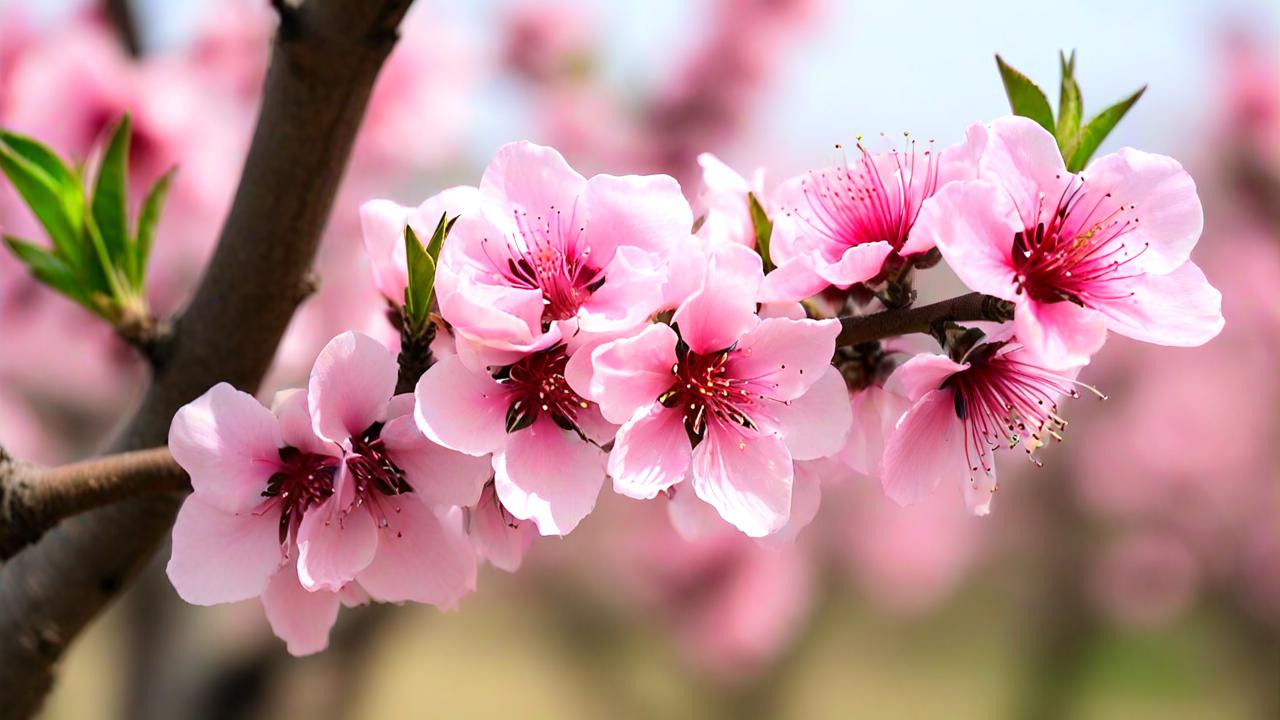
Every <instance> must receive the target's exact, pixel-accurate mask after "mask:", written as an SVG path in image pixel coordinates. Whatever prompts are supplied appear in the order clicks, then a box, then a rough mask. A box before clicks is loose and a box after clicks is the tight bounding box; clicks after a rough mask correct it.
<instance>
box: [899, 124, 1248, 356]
mask: <svg viewBox="0 0 1280 720" xmlns="http://www.w3.org/2000/svg"><path fill="white" fill-rule="evenodd" d="M979 176H980V179H979V180H976V181H972V182H965V183H957V184H954V185H952V186H950V187H947V188H944V189H943V190H942V191H941V192H939V193H938V195H937V196H936V197H935V198H934V199H933V201H932V202H931V203H929V204H927V205H926V206H925V208H924V210H923V211H922V212H921V216H920V221H919V223H918V226H917V235H919V236H922V241H924V242H929V243H936V244H937V246H938V249H939V250H941V251H942V255H943V257H944V258H945V259H946V260H947V263H948V264H949V265H950V266H951V267H952V269H954V270H955V271H956V274H958V275H959V276H960V279H961V280H963V281H964V283H965V284H966V285H968V286H969V287H971V288H973V289H974V290H977V291H979V292H984V293H987V294H990V295H995V296H996V297H1001V298H1004V299H1006V300H1010V301H1013V302H1015V303H1016V304H1017V313H1016V317H1015V321H1014V322H1015V324H1016V327H1017V334H1018V339H1019V341H1020V342H1022V343H1024V344H1025V345H1026V346H1027V348H1028V350H1030V351H1031V352H1033V353H1035V355H1036V356H1037V357H1038V358H1040V361H1041V362H1042V363H1044V364H1046V365H1049V366H1052V367H1072V366H1076V365H1080V364H1083V363H1085V362H1088V360H1089V358H1090V357H1091V356H1092V355H1093V353H1094V352H1096V351H1097V350H1098V348H1100V347H1102V343H1103V342H1104V341H1105V340H1106V333H1107V330H1108V329H1110V330H1113V331H1115V332H1118V333H1120V334H1122V335H1127V336H1129V337H1132V338H1135V339H1137V340H1143V341H1145V342H1152V343H1157V344H1160V345H1200V344H1203V343H1205V342H1207V341H1208V340H1209V339H1210V338H1213V337H1214V336H1215V335H1217V334H1218V332H1219V331H1221V330H1222V325H1223V320H1222V307H1221V306H1222V296H1221V294H1220V293H1219V292H1218V291H1217V290H1216V289H1214V288H1213V287H1212V286H1211V285H1209V282H1208V281H1207V280H1206V279H1205V277H1204V273H1202V272H1201V271H1200V268H1199V267H1198V266H1196V264H1195V263H1193V262H1191V260H1189V257H1190V253H1191V249H1192V248H1193V247H1195V244H1196V241H1197V240H1198V239H1199V237H1200V230H1201V227H1202V225H1203V224H1204V214H1203V211H1202V209H1201V207H1200V199H1199V197H1198V196H1197V195H1196V187H1195V182H1194V181H1193V180H1192V179H1191V176H1190V175H1188V174H1187V172H1186V171H1185V170H1183V169H1182V166H1181V165H1179V164H1178V162H1177V161H1175V160H1173V159H1172V158H1168V157H1164V156H1162V155H1151V154H1148V153H1144V152H1140V151H1137V150H1132V149H1128V148H1126V149H1123V150H1121V151H1120V152H1117V153H1113V154H1111V155H1106V156H1103V157H1101V158H1098V159H1097V160H1095V161H1093V162H1092V163H1090V164H1089V167H1087V168H1086V169H1085V171H1084V172H1083V173H1081V174H1080V175H1072V174H1071V173H1069V172H1067V170H1066V168H1065V167H1064V166H1063V163H1062V155H1061V153H1060V152H1059V150H1058V146H1057V144H1056V142H1055V141H1054V139H1053V136H1052V135H1050V134H1049V133H1048V132H1047V131H1045V130H1044V128H1041V127H1040V126H1039V125H1037V124H1036V123H1035V122H1033V121H1031V120H1028V119H1026V118H1020V117H1006V118H1002V119H1000V120H997V121H995V122H994V123H992V124H991V126H990V129H989V131H988V139H987V144H986V150H985V151H984V153H983V155H982V161H981V164H980V168H979Z"/></svg>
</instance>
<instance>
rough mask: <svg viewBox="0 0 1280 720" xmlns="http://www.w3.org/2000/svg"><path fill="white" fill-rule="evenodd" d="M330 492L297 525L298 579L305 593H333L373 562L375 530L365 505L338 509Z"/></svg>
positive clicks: (338, 505) (334, 495) (337, 499)
mask: <svg viewBox="0 0 1280 720" xmlns="http://www.w3.org/2000/svg"><path fill="white" fill-rule="evenodd" d="M340 495H341V493H334V494H333V496H331V497H330V498H329V499H328V500H326V501H325V502H324V503H323V504H321V505H319V506H317V507H313V508H310V509H309V510H307V512H306V513H305V514H304V515H303V516H302V523H301V524H300V525H299V526H298V577H299V578H300V579H301V581H302V586H303V587H305V588H306V589H308V590H329V591H333V592H336V591H338V590H341V589H342V586H343V585H346V584H347V583H349V582H351V581H352V580H354V579H355V577H356V574H357V573H359V572H360V571H361V570H363V569H365V568H366V567H367V566H368V565H369V563H371V562H373V556H374V552H375V551H376V550H377V548H378V528H377V526H376V524H375V523H374V520H373V516H372V515H370V514H369V509H368V508H367V507H366V506H363V505H360V506H351V507H349V508H348V509H345V510H344V509H342V508H341V507H340V499H339V496H340Z"/></svg>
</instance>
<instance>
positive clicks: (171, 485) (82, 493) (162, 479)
mask: <svg viewBox="0 0 1280 720" xmlns="http://www.w3.org/2000/svg"><path fill="white" fill-rule="evenodd" d="M186 486H187V475H186V473H184V472H183V470H182V468H181V467H178V464H177V463H176V462H174V460H173V456H172V455H170V454H169V449H168V448H165V447H158V448H152V449H150V450H135V451H133V452H125V453H119V454H117V455H108V456H107V457H103V458H98V459H95V460H86V461H84V462H79V463H74V464H71V465H64V466H62V467H57V468H50V469H43V468H37V467H34V466H31V465H26V464H22V463H18V462H16V461H12V460H10V461H8V462H5V463H4V464H3V465H0V560H8V559H9V558H11V557H13V556H14V555H15V554H16V553H17V552H18V551H19V550H21V549H22V548H24V547H26V546H27V545H30V544H31V543H33V542H35V541H37V540H39V539H40V537H41V536H43V535H44V534H45V532H47V531H48V530H49V529H50V528H52V527H54V526H55V525H57V524H58V523H59V522H62V521H63V520H65V519H67V518H69V517H71V516H73V515H78V514H80V513H83V512H87V511H89V510H93V509H94V508H99V507H102V506H104V505H109V504H111V503H116V502H121V501H124V500H128V499H130V498H135V497H138V496H139V495H144V494H147V493H153V492H164V491H166V490H181V489H183V488H185V487H186Z"/></svg>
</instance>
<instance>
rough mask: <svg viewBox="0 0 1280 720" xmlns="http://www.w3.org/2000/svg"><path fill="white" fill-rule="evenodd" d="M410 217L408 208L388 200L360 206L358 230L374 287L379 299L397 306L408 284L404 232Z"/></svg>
mask: <svg viewBox="0 0 1280 720" xmlns="http://www.w3.org/2000/svg"><path fill="white" fill-rule="evenodd" d="M412 213H413V209H412V208H407V207H404V206H403V205H400V204H398V203H394V202H392V201H390V200H370V201H369V202H366V203H365V204H363V205H361V206H360V230H361V234H362V235H363V236H364V248H365V252H366V253H367V254H368V256H369V264H370V265H371V266H372V268H373V280H374V283H375V284H376V285H377V286H378V291H379V292H381V293H382V295H383V297H385V298H386V299H387V300H390V301H391V302H393V303H395V304H397V305H403V304H404V288H405V285H406V284H407V282H408V281H407V279H406V278H407V275H408V270H407V267H406V264H405V262H406V261H405V254H404V228H405V225H407V224H408V223H409V216H410V215H411V214H412Z"/></svg>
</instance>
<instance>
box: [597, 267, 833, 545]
mask: <svg viewBox="0 0 1280 720" xmlns="http://www.w3.org/2000/svg"><path fill="white" fill-rule="evenodd" d="M760 280H761V263H760V258H759V256H757V255H756V254H755V253H754V252H752V251H751V250H749V249H747V248H745V247H743V246H741V245H732V244H725V245H722V246H721V247H719V248H717V249H716V250H715V251H714V252H713V253H712V255H711V258H710V261H709V263H708V265H707V267H706V270H705V275H704V277H703V278H702V282H701V286H700V287H699V289H698V290H697V291H696V292H694V293H693V294H692V295H691V296H690V297H689V298H688V299H686V300H685V301H684V302H683V303H681V305H680V307H679V308H678V309H677V310H676V312H675V316H674V318H673V320H672V323H673V325H674V326H675V327H676V328H678V331H677V330H676V329H673V328H672V327H671V326H668V325H664V324H656V325H651V326H649V327H647V328H645V329H644V330H643V331H642V332H640V333H639V334H637V335H635V336H634V337H630V338H626V339H622V340H616V341H612V342H609V343H605V344H603V345H601V346H599V347H598V348H596V349H595V350H594V351H593V352H592V365H593V369H594V373H593V375H592V378H591V382H590V388H589V394H590V396H591V397H593V398H595V399H596V401H597V402H599V403H600V409H601V411H602V412H603V413H604V416H605V418H606V419H608V420H609V421H610V422H614V423H622V428H621V429H620V430H619V431H618V437H617V440H616V441H615V445H614V448H613V451H612V452H611V453H610V455H609V474H610V475H611V476H612V477H613V479H614V489H615V490H617V491H618V492H619V493H622V494H623V495H627V496H629V497H634V498H638V499H649V498H653V497H655V496H656V495H657V494H658V493H660V492H662V491H664V490H667V489H668V488H671V487H673V486H675V485H677V484H679V483H682V482H683V481H684V480H685V479H686V478H692V489H693V491H694V492H695V493H696V494H697V496H698V497H699V498H701V499H702V500H704V501H705V502H708V503H710V504H711V505H713V506H714V507H715V508H716V510H717V511H718V512H719V513H720V515H721V517H723V518H724V519H725V520H726V521H728V522H729V523H731V524H733V525H734V526H735V527H737V528H738V529H739V530H741V531H743V532H744V533H746V534H747V535H751V536H753V537H761V536H764V535H769V534H771V533H774V532H777V531H778V530H780V529H781V528H782V527H783V526H784V525H785V524H786V523H787V520H788V518H789V517H790V514H791V494H792V482H793V465H792V462H793V460H805V459H813V458H819V457H823V456H826V455H829V454H831V453H833V452H835V451H836V450H838V449H839V447H840V445H841V444H842V443H843V441H844V437H845V433H847V432H848V428H849V403H848V400H847V397H848V395H847V390H846V389H845V385H844V380H843V378H841V377H840V374H839V372H838V371H837V370H836V369H835V368H833V367H831V364H830V363H831V355H832V353H833V352H834V349H835V337H836V334H837V333H838V332H839V323H837V322H835V321H832V320H825V321H816V320H790V319H786V318H766V319H761V318H759V317H758V316H757V315H756V312H755V296H756V292H757V288H758V287H759V284H760Z"/></svg>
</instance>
